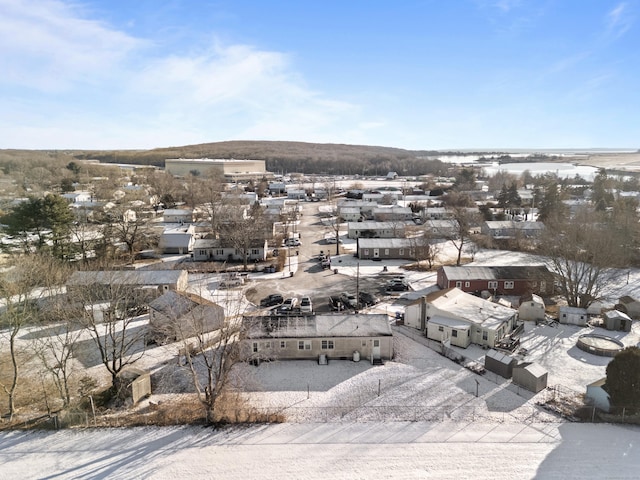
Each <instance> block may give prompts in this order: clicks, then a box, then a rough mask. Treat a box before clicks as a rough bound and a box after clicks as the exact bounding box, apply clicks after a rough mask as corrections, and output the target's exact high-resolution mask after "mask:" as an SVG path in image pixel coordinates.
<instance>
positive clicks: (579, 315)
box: [558, 306, 589, 327]
mask: <svg viewBox="0 0 640 480" xmlns="http://www.w3.org/2000/svg"><path fill="white" fill-rule="evenodd" d="M588 318H589V315H588V314H587V310H586V309H585V308H578V307H566V306H562V307H560V309H559V311H558V321H559V322H560V323H562V324H566V325H578V326H579V327H585V326H586V325H587V320H588Z"/></svg>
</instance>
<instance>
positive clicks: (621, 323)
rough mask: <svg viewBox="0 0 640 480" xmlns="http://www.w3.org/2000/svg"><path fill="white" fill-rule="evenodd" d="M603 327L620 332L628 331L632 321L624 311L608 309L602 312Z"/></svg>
mask: <svg viewBox="0 0 640 480" xmlns="http://www.w3.org/2000/svg"><path fill="white" fill-rule="evenodd" d="M603 317H604V318H603V320H604V327H605V328H606V329H607V330H617V331H621V332H630V331H631V324H632V323H633V321H632V320H631V317H629V315H627V314H626V313H623V312H620V311H618V310H610V311H608V312H604V315H603Z"/></svg>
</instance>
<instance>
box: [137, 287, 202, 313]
mask: <svg viewBox="0 0 640 480" xmlns="http://www.w3.org/2000/svg"><path fill="white" fill-rule="evenodd" d="M198 305H199V304H198V302H195V301H193V300H192V299H190V298H187V297H186V296H184V295H180V294H179V293H177V292H175V291H173V290H170V291H168V292H166V293H164V294H163V295H160V296H159V297H158V298H156V299H155V300H154V301H153V302H151V303H150V304H149V308H151V309H153V310H155V311H157V312H160V313H162V314H164V315H167V316H174V317H175V318H178V317H181V316H182V315H185V314H186V313H188V312H190V311H191V310H192V309H194V308H195V307H196V306H198Z"/></svg>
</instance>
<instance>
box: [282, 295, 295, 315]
mask: <svg viewBox="0 0 640 480" xmlns="http://www.w3.org/2000/svg"><path fill="white" fill-rule="evenodd" d="M297 306H298V299H297V298H296V297H291V298H287V299H286V300H285V301H284V302H282V305H280V306H279V307H278V310H280V311H281V312H291V311H292V310H293V309H295V308H296V307H297Z"/></svg>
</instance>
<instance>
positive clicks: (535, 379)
mask: <svg viewBox="0 0 640 480" xmlns="http://www.w3.org/2000/svg"><path fill="white" fill-rule="evenodd" d="M512 381H513V383H514V384H515V385H518V386H520V387H522V388H524V389H526V390H529V391H530V392H534V393H538V392H539V391H541V390H544V389H545V388H547V371H546V370H545V369H544V368H543V367H541V366H540V365H538V364H537V363H531V362H524V363H521V364H519V365H516V366H515V367H513V378H512Z"/></svg>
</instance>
